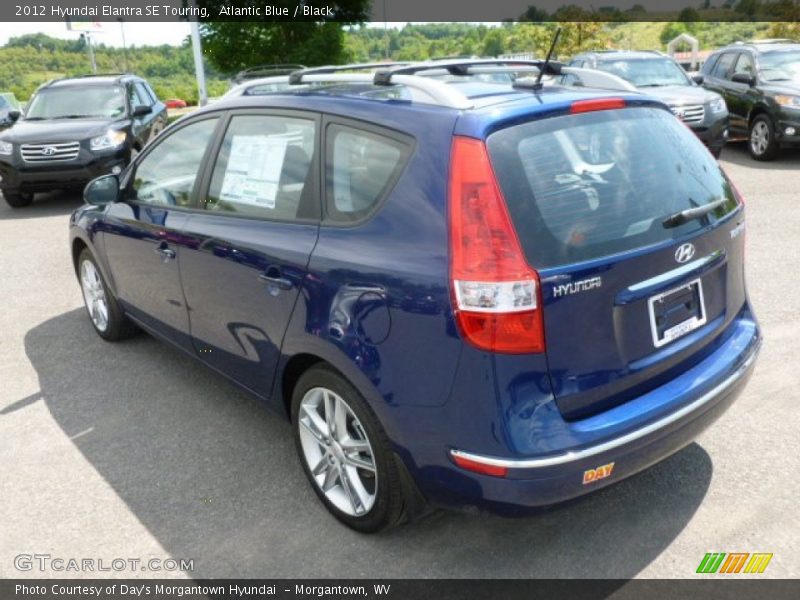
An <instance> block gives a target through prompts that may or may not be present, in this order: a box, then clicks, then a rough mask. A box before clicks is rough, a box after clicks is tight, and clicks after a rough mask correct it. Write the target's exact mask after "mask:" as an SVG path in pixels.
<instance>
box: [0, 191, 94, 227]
mask: <svg viewBox="0 0 800 600" xmlns="http://www.w3.org/2000/svg"><path fill="white" fill-rule="evenodd" d="M2 196H3V195H2V194H0V220H4V219H8V220H10V219H36V218H39V217H56V216H60V215H68V214H70V213H71V212H72V211H73V210H75V209H76V208H78V207H79V206H80V205H81V204H83V197H82V196H81V194H80V193H77V192H47V193H45V194H36V196H35V197H34V199H33V204H31V205H30V206H25V207H23V208H11V207H10V206H9V205H8V204H7V203H6V201H5V198H3V197H2Z"/></svg>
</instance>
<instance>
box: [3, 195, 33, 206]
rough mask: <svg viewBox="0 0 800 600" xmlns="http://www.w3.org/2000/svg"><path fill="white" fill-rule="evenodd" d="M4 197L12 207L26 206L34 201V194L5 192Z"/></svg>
mask: <svg viewBox="0 0 800 600" xmlns="http://www.w3.org/2000/svg"><path fill="white" fill-rule="evenodd" d="M3 198H5V199H6V203H7V204H8V205H9V206H10V207H12V208H24V207H26V206H29V205H30V204H31V202H33V194H14V193H11V192H3Z"/></svg>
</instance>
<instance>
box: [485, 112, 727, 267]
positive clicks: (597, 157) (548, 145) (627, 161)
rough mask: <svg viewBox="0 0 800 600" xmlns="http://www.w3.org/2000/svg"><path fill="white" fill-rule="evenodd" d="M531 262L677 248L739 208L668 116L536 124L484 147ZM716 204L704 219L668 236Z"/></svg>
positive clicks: (712, 165)
mask: <svg viewBox="0 0 800 600" xmlns="http://www.w3.org/2000/svg"><path fill="white" fill-rule="evenodd" d="M488 147H489V152H490V155H491V159H492V165H493V167H494V169H495V172H496V174H497V177H498V180H499V183H500V187H501V188H502V191H503V195H504V197H505V200H506V203H507V205H508V209H509V212H510V213H511V217H512V219H513V220H514V224H515V227H516V229H517V233H518V235H519V237H520V241H521V243H522V245H523V247H524V249H525V252H526V254H527V257H528V261H529V262H530V263H531V264H532V265H533V266H534V267H537V268H545V267H553V266H559V265H565V264H569V263H573V262H580V261H586V260H591V259H595V258H599V257H603V256H607V255H612V254H616V253H620V252H625V251H629V250H633V249H636V248H641V247H644V246H648V245H652V244H658V243H660V242H664V241H665V240H670V239H678V238H681V237H684V236H687V235H690V234H692V233H694V232H698V231H699V230H701V229H702V228H703V227H706V226H710V225H713V224H714V223H715V222H717V221H718V220H720V219H722V218H723V217H724V216H725V215H727V214H728V213H730V212H731V211H733V210H734V209H735V207H736V206H737V202H736V200H735V197H734V196H733V193H732V190H731V188H730V184H729V183H728V181H727V179H726V178H725V176H724V175H723V174H722V172H721V170H720V168H719V165H718V164H717V162H716V161H715V160H714V158H713V157H712V156H711V155H710V154H709V152H708V151H707V150H706V149H705V148H704V147H703V146H702V144H701V143H700V142H699V141H698V140H697V138H696V137H695V136H694V134H692V133H691V131H690V130H689V129H687V128H686V127H685V126H684V125H682V124H681V123H680V122H679V121H678V120H677V119H675V117H674V116H673V115H672V114H670V113H669V112H667V111H666V110H662V109H658V108H650V107H639V108H633V107H632V108H624V109H619V110H603V111H596V112H590V113H585V114H579V115H568V116H563V117H554V118H549V119H542V120H539V121H534V122H531V123H527V124H524V125H518V126H515V127H510V128H507V129H503V130H501V131H499V132H497V133H495V134H493V135H491V136H490V137H489V139H488ZM717 200H723V202H722V203H721V204H720V206H718V207H717V208H716V209H714V211H712V212H711V213H710V214H709V215H708V216H707V217H704V218H703V219H700V220H693V221H689V222H687V223H684V224H682V225H679V226H677V227H665V226H664V224H663V222H664V220H665V219H666V218H667V217H668V216H670V215H673V214H674V213H676V212H678V211H681V210H684V209H687V208H693V207H698V206H703V205H705V204H709V203H711V202H715V201H717Z"/></svg>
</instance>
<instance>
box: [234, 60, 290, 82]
mask: <svg viewBox="0 0 800 600" xmlns="http://www.w3.org/2000/svg"><path fill="white" fill-rule="evenodd" d="M305 68H306V67H305V65H299V64H273V65H259V66H256V67H249V68H247V69H242V70H241V71H239V72H238V73H236V75H234V76H233V77H232V78H231V81H233V82H234V83H244V82H245V81H247V80H248V79H261V78H263V77H269V76H276V75H288V74H289V73H292V72H294V71H297V70H300V69H305Z"/></svg>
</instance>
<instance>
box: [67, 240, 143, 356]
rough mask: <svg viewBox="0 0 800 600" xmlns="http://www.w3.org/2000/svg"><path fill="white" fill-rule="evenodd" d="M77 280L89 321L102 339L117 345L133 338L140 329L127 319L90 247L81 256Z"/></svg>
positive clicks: (79, 257)
mask: <svg viewBox="0 0 800 600" xmlns="http://www.w3.org/2000/svg"><path fill="white" fill-rule="evenodd" d="M78 281H79V282H80V285H81V292H82V294H83V304H84V306H85V307H86V312H87V313H88V314H89V321H90V322H91V324H92V327H94V330H95V331H96V332H97V335H99V336H100V337H101V338H103V339H104V340H106V341H108V342H116V341H118V340H122V339H125V338H129V337H131V336H132V335H134V334H135V333H136V332H137V331H138V329H137V327H136V326H135V325H134V324H133V323H132V322H131V321H130V320H129V319H128V318H127V317H126V316H125V314H124V313H123V312H122V309H121V308H120V306H119V303H118V302H117V299H116V298H115V297H114V295H113V294H112V293H111V290H110V289H109V288H108V285H107V284H106V280H105V279H104V278H103V274H102V273H101V271H100V269H99V267H98V266H97V262H96V261H95V259H94V256H92V253H91V252H89V250H88V249H87V248H84V249H83V251H82V252H81V253H80V255H79V256H78Z"/></svg>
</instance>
